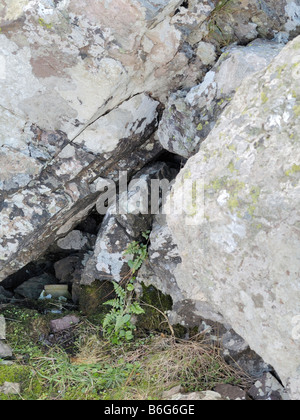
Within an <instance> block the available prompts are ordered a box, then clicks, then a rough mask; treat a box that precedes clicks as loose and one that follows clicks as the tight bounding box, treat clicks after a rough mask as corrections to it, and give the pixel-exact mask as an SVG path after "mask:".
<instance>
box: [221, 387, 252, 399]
mask: <svg viewBox="0 0 300 420" xmlns="http://www.w3.org/2000/svg"><path fill="white" fill-rule="evenodd" d="M214 391H215V392H217V393H218V394H220V395H221V397H222V398H224V399H225V400H239V401H243V400H246V399H247V395H246V391H243V390H242V389H241V388H239V387H238V386H233V385H229V384H220V385H216V386H215V388H214Z"/></svg>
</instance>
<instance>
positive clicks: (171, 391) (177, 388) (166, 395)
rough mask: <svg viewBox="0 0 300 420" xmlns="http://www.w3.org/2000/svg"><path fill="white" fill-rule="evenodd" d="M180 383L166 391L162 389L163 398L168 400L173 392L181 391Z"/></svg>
mask: <svg viewBox="0 0 300 420" xmlns="http://www.w3.org/2000/svg"><path fill="white" fill-rule="evenodd" d="M181 389H182V387H181V385H177V386H174V387H173V388H171V389H169V390H168V391H164V392H163V394H162V399H163V400H169V399H171V397H172V396H173V395H175V394H179V393H180V392H181Z"/></svg>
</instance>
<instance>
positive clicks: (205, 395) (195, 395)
mask: <svg viewBox="0 0 300 420" xmlns="http://www.w3.org/2000/svg"><path fill="white" fill-rule="evenodd" d="M171 399H172V400H176V401H178V400H182V401H188V400H190V401H200V400H202V401H222V400H224V399H223V398H222V397H221V395H220V394H218V393H217V392H214V391H203V392H190V393H189V394H181V393H178V394H175V395H173V397H172V398H171Z"/></svg>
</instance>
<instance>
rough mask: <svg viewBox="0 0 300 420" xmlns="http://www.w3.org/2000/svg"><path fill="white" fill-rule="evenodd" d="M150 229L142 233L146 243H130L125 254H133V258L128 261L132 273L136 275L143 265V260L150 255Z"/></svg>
mask: <svg viewBox="0 0 300 420" xmlns="http://www.w3.org/2000/svg"><path fill="white" fill-rule="evenodd" d="M149 235H150V230H147V231H146V232H143V233H142V236H143V238H144V239H145V240H146V243H140V242H137V241H133V242H131V243H130V244H129V246H128V247H127V249H126V251H125V252H124V255H133V259H131V260H129V261H128V265H129V267H130V269H131V274H132V275H134V274H135V273H136V272H137V271H138V270H139V269H140V268H141V266H142V264H143V262H144V261H145V260H146V259H147V257H148V242H149Z"/></svg>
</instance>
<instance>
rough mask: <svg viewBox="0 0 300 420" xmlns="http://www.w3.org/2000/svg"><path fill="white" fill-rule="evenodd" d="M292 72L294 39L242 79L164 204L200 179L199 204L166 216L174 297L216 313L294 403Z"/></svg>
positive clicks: (296, 159) (298, 88)
mask: <svg viewBox="0 0 300 420" xmlns="http://www.w3.org/2000/svg"><path fill="white" fill-rule="evenodd" d="M299 63H300V38H299V37H298V38H296V39H295V40H294V41H292V42H290V43H289V44H288V45H287V46H286V47H285V48H284V49H283V51H282V52H281V53H280V54H279V55H278V56H277V57H276V58H275V59H274V61H273V62H272V63H271V64H270V65H269V66H268V68H267V69H265V70H263V71H261V72H260V73H256V74H255V75H254V76H252V77H250V78H247V80H246V81H245V82H244V83H243V85H242V86H241V87H240V88H239V90H238V92H237V94H236V95H235V97H234V99H233V100H232V102H231V104H230V105H229V106H228V108H227V109H226V110H225V112H224V113H223V114H222V116H221V118H220V119H219V121H218V123H217V125H216V127H215V128H214V130H213V131H212V132H211V134H210V135H209V136H208V138H207V139H206V141H205V142H204V143H203V144H202V146H201V150H200V152H199V153H198V154H197V155H196V156H194V157H192V158H191V159H190V160H189V161H188V163H187V165H186V167H185V168H184V169H183V170H182V171H181V173H180V175H179V176H178V177H177V179H176V183H175V186H174V188H173V190H172V193H171V195H170V200H171V201H172V200H173V201H175V202H176V201H177V202H181V200H182V198H183V188H182V185H183V183H184V180H186V179H189V180H190V181H196V180H198V181H199V180H200V184H201V183H203V184H202V186H203V188H200V189H201V191H202V192H203V195H202V194H201V193H200V194H198V195H196V197H195V200H194V202H193V206H192V208H188V209H184V210H183V213H182V214H181V215H176V214H170V215H169V216H168V224H169V226H170V229H171V231H172V233H173V236H174V239H175V242H176V243H177V245H178V248H179V253H180V256H181V258H182V264H180V265H179V266H178V267H177V269H176V271H175V276H176V280H177V284H178V286H179V288H180V289H181V290H182V291H184V293H185V295H186V297H187V298H190V299H192V300H195V301H198V303H201V302H203V303H205V304H206V305H207V304H209V305H211V307H212V309H213V310H214V311H215V312H216V313H221V314H222V315H223V317H224V321H225V322H228V323H230V324H231V325H232V327H233V329H234V330H235V331H236V332H237V333H238V334H239V335H240V336H241V337H243V338H244V339H245V340H246V342H247V343H249V345H250V347H251V348H252V349H253V350H254V351H255V352H256V353H258V354H259V355H260V356H261V357H262V358H263V359H264V361H265V362H266V363H269V364H270V365H272V366H273V367H274V369H275V370H276V372H277V373H278V375H279V377H280V379H281V381H282V382H283V384H284V385H285V386H287V387H288V389H289V392H290V395H291V397H292V398H298V397H299V395H300V376H299V369H300V359H299V334H298V325H299V313H300V305H299V302H300V295H299V266H300V260H299V246H300V238H299V223H300V215H299V206H300V201H299V198H300V193H299V179H300V178H299V177H300V171H299V167H300V166H299V163H300V155H299V145H298V138H299V134H298V133H299V132H300V118H299V117H300V114H299V106H300V103H299V97H300V84H299ZM190 185H192V184H190ZM185 193H187V191H185ZM201 210H204V214H203V213H202V211H201ZM287 355H288V357H287Z"/></svg>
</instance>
